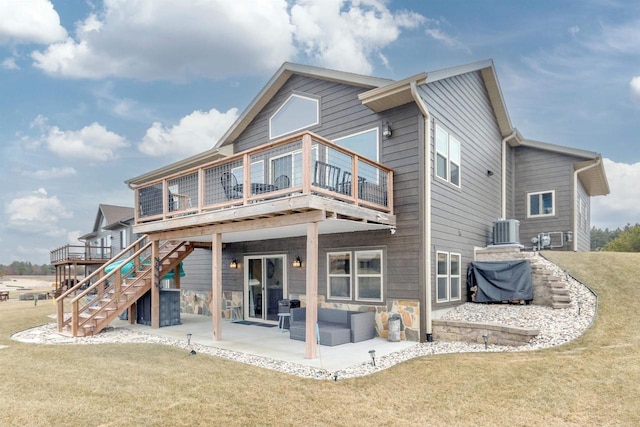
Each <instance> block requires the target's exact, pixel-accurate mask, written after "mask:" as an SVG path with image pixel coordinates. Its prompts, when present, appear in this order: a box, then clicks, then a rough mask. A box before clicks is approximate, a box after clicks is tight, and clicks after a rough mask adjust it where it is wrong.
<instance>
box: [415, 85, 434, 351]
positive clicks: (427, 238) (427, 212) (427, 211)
mask: <svg viewBox="0 0 640 427" xmlns="http://www.w3.org/2000/svg"><path fill="white" fill-rule="evenodd" d="M410 89H411V96H412V97H413V99H414V101H415V102H416V105H417V106H418V108H419V109H420V112H422V115H423V116H424V121H425V140H426V143H425V159H424V162H425V163H424V164H425V168H424V170H425V172H424V181H425V204H424V216H425V221H424V224H425V227H424V242H425V254H424V258H425V262H424V265H425V277H426V280H425V282H426V283H425V284H426V290H425V292H426V294H425V317H426V320H425V322H426V327H425V331H426V334H427V342H432V341H433V326H432V317H433V316H432V309H431V279H432V277H431V275H432V274H431V115H430V114H429V109H428V107H427V105H426V104H425V102H424V100H423V99H422V98H421V97H420V95H419V94H418V86H417V82H416V80H413V81H411V82H410Z"/></svg>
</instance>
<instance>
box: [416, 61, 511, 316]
mask: <svg viewBox="0 0 640 427" xmlns="http://www.w3.org/2000/svg"><path fill="white" fill-rule="evenodd" d="M420 93H421V96H422V97H423V99H424V100H425V101H426V103H427V105H428V107H429V111H430V113H431V115H432V117H433V123H432V126H431V128H432V135H431V161H432V164H431V171H432V175H431V180H432V185H431V192H432V197H431V199H432V205H431V227H432V242H431V243H432V258H431V262H432V272H433V276H432V279H431V280H432V283H434V286H433V287H432V300H433V301H434V306H435V307H437V308H444V307H447V306H450V305H457V304H459V303H460V302H459V301H454V302H449V303H437V302H436V301H437V299H436V286H435V283H436V280H435V277H436V264H435V259H436V253H437V252H438V251H443V252H451V253H458V254H461V255H462V270H461V274H462V289H461V297H462V299H461V301H462V302H464V301H466V300H467V290H466V281H465V280H464V277H465V275H466V269H467V265H468V263H469V262H470V261H473V255H474V248H475V247H484V246H486V245H487V244H488V243H489V239H490V232H491V225H492V223H493V221H495V220H496V219H497V218H499V217H500V214H501V181H500V179H501V178H500V170H501V142H502V137H501V134H500V131H499V128H498V124H497V121H496V119H495V115H494V113H493V109H492V108H491V105H490V101H489V98H488V95H487V92H486V89H485V86H484V83H483V81H482V77H481V75H480V73H479V72H474V73H469V74H464V75H461V76H457V77H453V78H449V79H446V80H442V81H436V82H434V83H429V84H427V85H426V86H422V87H420ZM435 125H439V126H441V127H443V128H444V129H445V130H446V131H447V132H449V133H450V134H451V135H453V136H454V137H456V139H458V141H460V143H461V166H460V176H461V181H460V182H461V186H460V188H458V187H456V186H454V185H451V184H449V183H447V182H445V181H443V180H441V179H440V178H438V177H437V176H436V175H435V167H434V165H435V163H434V162H435V148H434V144H433V141H434V134H435ZM487 170H491V171H493V172H494V174H493V176H488V175H487Z"/></svg>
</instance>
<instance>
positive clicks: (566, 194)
mask: <svg viewBox="0 0 640 427" xmlns="http://www.w3.org/2000/svg"><path fill="white" fill-rule="evenodd" d="M514 151H515V171H516V177H517V178H516V185H515V191H514V197H515V215H516V219H518V220H519V221H520V241H521V242H522V244H523V245H525V246H531V238H533V237H536V236H537V235H538V234H539V233H547V232H560V231H562V232H566V231H569V230H573V224H572V222H573V221H572V220H573V213H574V205H575V204H574V200H573V164H574V163H575V162H576V161H578V160H579V159H576V158H574V157H571V156H567V155H564V154H558V153H553V152H549V151H543V150H538V149H534V148H529V147H522V146H521V147H517V148H515V150H514ZM552 190H553V191H555V199H554V203H555V214H554V215H553V216H552V217H542V218H527V194H529V193H535V192H541V191H552ZM572 247H573V246H572V245H565V248H564V249H572Z"/></svg>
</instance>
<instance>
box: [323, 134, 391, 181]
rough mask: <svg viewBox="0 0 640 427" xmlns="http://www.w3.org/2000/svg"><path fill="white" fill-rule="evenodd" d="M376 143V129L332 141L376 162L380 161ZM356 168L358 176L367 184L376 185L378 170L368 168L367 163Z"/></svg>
mask: <svg viewBox="0 0 640 427" xmlns="http://www.w3.org/2000/svg"><path fill="white" fill-rule="evenodd" d="M378 141H379V136H378V128H374V129H368V130H365V131H362V132H358V133H354V134H351V135H347V136H344V137H342V138H337V139H335V140H334V142H335V143H336V144H338V145H339V146H341V147H344V148H348V149H349V150H351V151H354V152H356V153H358V154H359V155H361V156H362V157H366V158H368V159H370V160H375V161H376V162H379V161H380V154H379V145H378ZM346 161H350V159H346ZM358 168H359V169H358V175H359V176H361V177H363V178H365V179H366V180H367V181H369V182H375V183H378V181H379V177H378V170H377V169H376V168H375V167H373V166H370V165H369V164H367V163H360V164H359V165H358Z"/></svg>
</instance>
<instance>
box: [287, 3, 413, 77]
mask: <svg viewBox="0 0 640 427" xmlns="http://www.w3.org/2000/svg"><path fill="white" fill-rule="evenodd" d="M423 21H424V17H423V16H421V15H419V14H416V13H412V12H407V11H401V12H397V13H393V12H391V11H390V10H389V9H388V8H387V7H386V5H385V4H384V3H383V2H380V1H375V0H369V1H364V0H363V1H342V0H331V1H327V0H300V1H298V2H297V4H295V5H293V6H292V8H291V22H292V24H294V25H295V27H296V29H295V35H294V38H295V41H296V43H297V46H298V48H299V49H300V50H301V51H302V52H303V53H304V54H305V55H306V56H308V57H309V58H310V59H311V60H312V62H314V63H316V64H318V65H320V66H323V67H328V68H336V69H340V70H344V71H351V72H356V73H362V74H370V73H371V72H372V71H373V65H372V63H371V57H372V56H376V55H377V54H378V53H379V51H380V50H381V49H382V48H384V47H386V46H388V45H389V44H391V43H392V42H394V41H396V40H397V39H398V37H399V35H400V32H401V30H402V29H403V28H415V27H417V26H419V25H420V24H421V23H422V22H423ZM383 65H384V64H383Z"/></svg>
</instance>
